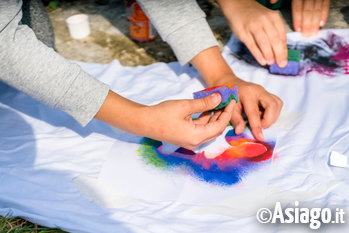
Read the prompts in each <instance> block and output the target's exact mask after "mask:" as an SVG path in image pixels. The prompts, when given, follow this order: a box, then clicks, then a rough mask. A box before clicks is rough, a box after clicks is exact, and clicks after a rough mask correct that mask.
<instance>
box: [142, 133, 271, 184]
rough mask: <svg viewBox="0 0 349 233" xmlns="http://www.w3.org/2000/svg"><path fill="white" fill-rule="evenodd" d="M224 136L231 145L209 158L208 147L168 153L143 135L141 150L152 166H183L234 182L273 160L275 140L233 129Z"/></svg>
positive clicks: (203, 177)
mask: <svg viewBox="0 0 349 233" xmlns="http://www.w3.org/2000/svg"><path fill="white" fill-rule="evenodd" d="M225 140H226V142H227V143H228V144H229V145H230V147H229V148H228V149H226V150H225V151H224V152H223V153H222V154H220V155H218V156H216V157H214V158H207V157H206V156H205V151H203V152H200V153H195V152H193V151H191V150H187V149H184V148H179V149H177V150H176V151H175V152H173V153H171V154H165V153H163V152H162V143H161V142H159V141H155V140H152V139H149V138H144V139H143V141H142V142H141V147H140V150H139V152H140V156H141V157H142V158H143V160H144V161H145V162H146V163H147V164H150V165H152V166H155V167H158V168H161V169H166V170H176V169H181V170H184V171H185V172H186V173H188V174H190V175H192V176H194V177H196V178H198V179H199V180H202V181H206V182H210V183H215V184H220V185H232V184H235V183H238V182H240V181H241V180H242V177H243V176H244V175H245V174H247V173H248V172H249V171H251V170H254V169H256V168H257V167H258V166H260V165H261V164H263V163H264V162H266V161H270V159H271V157H272V155H273V151H274V146H275V142H262V141H255V140H253V139H251V138H249V137H248V136H247V135H246V134H241V135H236V134H235V133H234V130H233V129H232V130H229V131H228V132H227V134H226V135H225Z"/></svg>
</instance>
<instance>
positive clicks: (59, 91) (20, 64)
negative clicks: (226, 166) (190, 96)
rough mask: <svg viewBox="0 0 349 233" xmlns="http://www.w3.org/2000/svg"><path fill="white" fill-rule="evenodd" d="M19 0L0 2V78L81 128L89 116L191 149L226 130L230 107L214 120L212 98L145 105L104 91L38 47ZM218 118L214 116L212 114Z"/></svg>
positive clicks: (104, 87) (216, 98) (101, 85)
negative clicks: (22, 22) (195, 116)
mask: <svg viewBox="0 0 349 233" xmlns="http://www.w3.org/2000/svg"><path fill="white" fill-rule="evenodd" d="M21 14H22V13H21V4H20V2H16V1H11V0H4V1H1V2H0V60H1V63H0V80H2V81H4V82H5V83H7V84H9V85H11V86H13V87H15V88H17V89H18V90H20V91H22V92H24V93H26V94H28V95H30V96H31V97H33V98H35V99H37V100H39V101H41V102H43V103H45V104H47V105H48V106H51V107H54V108H57V109H60V110H62V111H65V112H66V113H68V114H70V115H71V116H73V117H74V118H75V119H76V120H77V121H78V122H79V123H80V124H81V125H83V126H84V125H86V124H87V123H88V122H89V121H90V120H92V119H93V118H94V117H95V118H97V119H99V120H101V121H104V122H106V123H108V124H111V125H112V126H115V127H118V128H121V129H124V130H126V131H128V132H130V133H134V134H137V135H141V136H147V137H151V138H154V139H158V140H161V141H166V142H169V143H172V144H176V145H178V146H183V147H186V148H188V149H193V148H195V147H197V146H198V145H200V144H201V143H204V142H206V141H209V140H212V139H214V138H215V137H217V136H218V135H219V134H221V133H222V132H223V130H224V129H225V127H226V126H227V124H228V122H229V120H230V118H231V113H232V109H233V104H231V105H230V106H229V107H226V108H225V110H224V111H221V112H220V115H219V116H218V117H211V118H210V117H209V114H207V113H206V114H202V116H201V117H199V119H197V120H192V119H191V114H192V113H197V112H205V111H208V110H210V109H213V108H215V107H216V106H217V105H218V104H219V103H220V96H219V95H218V96H217V95H214V96H211V97H207V98H204V99H201V100H176V101H166V102H163V103H160V104H157V105H154V106H144V105H140V104H137V103H135V102H132V101H130V100H127V99H125V98H123V97H121V96H119V95H117V94H116V93H114V92H112V91H110V90H109V87H108V85H106V84H104V83H102V82H100V81H98V80H96V79H94V78H93V77H91V76H90V75H88V74H87V73H85V72H84V71H83V70H81V68H80V67H79V66H78V65H76V64H72V63H70V62H69V61H68V60H66V59H64V58H63V57H61V56H60V55H59V54H57V53H56V52H55V51H53V50H52V49H51V48H48V47H47V46H46V45H44V44H43V43H41V42H40V41H38V40H37V38H36V37H35V35H34V33H33V31H32V30H31V29H30V28H29V27H27V26H25V25H20V24H19V22H20V20H21ZM216 116H217V114H216Z"/></svg>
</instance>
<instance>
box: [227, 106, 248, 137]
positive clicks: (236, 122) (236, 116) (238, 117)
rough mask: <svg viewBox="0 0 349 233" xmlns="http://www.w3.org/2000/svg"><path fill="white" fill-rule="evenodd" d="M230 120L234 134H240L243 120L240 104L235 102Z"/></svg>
mask: <svg viewBox="0 0 349 233" xmlns="http://www.w3.org/2000/svg"><path fill="white" fill-rule="evenodd" d="M230 122H231V124H232V125H233V127H234V130H235V133H236V134H241V133H242V132H244V130H245V121H244V119H243V118H242V107H241V104H237V105H236V106H235V107H234V110H233V113H232V116H231V120H230Z"/></svg>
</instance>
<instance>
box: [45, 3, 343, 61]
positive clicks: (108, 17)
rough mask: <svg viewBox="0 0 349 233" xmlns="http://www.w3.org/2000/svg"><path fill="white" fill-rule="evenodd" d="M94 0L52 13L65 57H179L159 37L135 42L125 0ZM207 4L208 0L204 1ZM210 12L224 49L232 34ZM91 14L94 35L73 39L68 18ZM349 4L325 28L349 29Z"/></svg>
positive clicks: (211, 7) (335, 9)
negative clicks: (130, 30)
mask: <svg viewBox="0 0 349 233" xmlns="http://www.w3.org/2000/svg"><path fill="white" fill-rule="evenodd" d="M96 2H102V1H94V0H87V1H82V0H76V1H62V2H61V6H60V7H59V8H58V9H56V10H53V11H49V16H50V18H51V21H52V24H53V27H54V30H55V39H56V49H57V51H58V52H59V53H60V54H62V55H63V56H64V57H66V58H68V59H72V60H79V61H85V62H96V63H109V62H110V61H112V60H113V59H118V60H119V61H120V62H121V64H122V65H126V66H136V65H148V64H151V63H154V62H158V61H161V62H170V61H175V60H176V58H175V56H174V54H173V53H172V51H171V49H170V47H169V46H168V45H167V44H166V43H165V42H163V41H162V40H161V38H160V37H159V36H158V37H157V39H156V40H155V41H152V42H147V43H137V42H133V41H132V40H130V38H129V36H128V35H129V23H128V22H127V20H126V15H125V5H124V2H123V0H111V1H110V3H109V4H107V5H100V4H97V3H96ZM200 2H205V1H200ZM201 5H202V7H203V8H204V10H205V12H206V13H207V15H208V17H207V19H208V22H209V24H210V26H211V28H212V29H213V31H214V33H215V36H216V38H217V39H218V41H219V42H220V44H221V46H223V45H224V44H225V42H226V41H227V40H228V39H229V37H230V34H231V31H230V29H229V27H228V26H227V23H226V21H225V19H224V17H223V15H222V14H221V11H220V10H219V8H218V7H217V6H216V5H215V4H212V3H210V2H209V3H207V2H206V3H203V4H201ZM78 13H84V14H88V15H89V21H90V26H91V31H92V33H91V35H90V36H88V37H87V38H85V39H82V40H74V39H72V38H70V36H69V32H68V29H67V27H66V23H65V19H66V18H68V17H69V16H71V15H73V14H78ZM282 15H283V16H284V18H285V21H286V22H285V25H286V28H287V31H292V30H291V28H292V27H290V23H291V17H290V15H291V13H290V10H287V9H283V10H282ZM348 26H349V3H348V1H347V0H336V1H334V0H333V1H332V5H331V10H330V14H329V19H328V22H327V24H326V26H325V28H348Z"/></svg>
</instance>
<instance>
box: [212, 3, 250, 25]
mask: <svg viewBox="0 0 349 233" xmlns="http://www.w3.org/2000/svg"><path fill="white" fill-rule="evenodd" d="M241 2H242V1H241V0H217V3H218V5H219V6H220V8H221V10H222V12H223V14H224V16H225V17H226V18H227V19H228V22H230V20H232V19H233V17H234V16H236V15H237V14H238V13H239V12H243V11H244V7H246V6H248V5H246V4H252V5H253V4H255V3H256V0H243V4H241ZM245 10H246V9H245Z"/></svg>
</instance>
